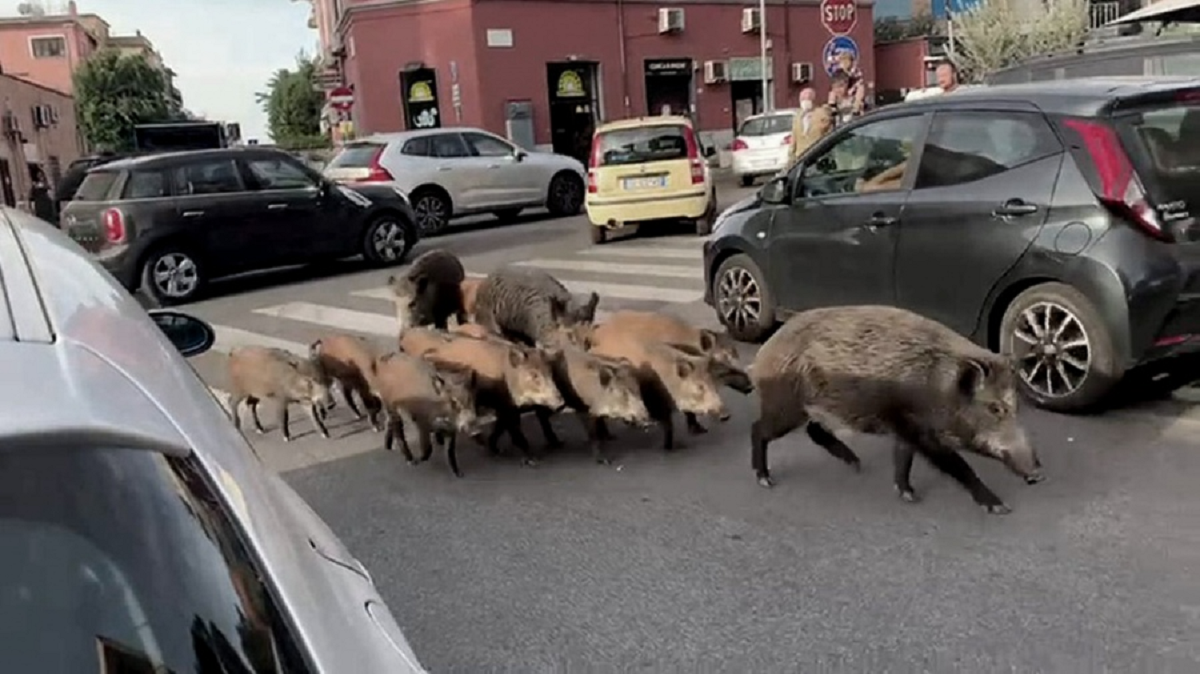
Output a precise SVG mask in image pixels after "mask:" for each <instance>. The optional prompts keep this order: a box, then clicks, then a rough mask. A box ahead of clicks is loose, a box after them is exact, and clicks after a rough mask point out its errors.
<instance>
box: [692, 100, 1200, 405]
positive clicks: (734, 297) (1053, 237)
mask: <svg viewBox="0 0 1200 674" xmlns="http://www.w3.org/2000/svg"><path fill="white" fill-rule="evenodd" d="M1197 195H1200V80H1197V79H1184V78H1157V79H1155V80H1150V79H1140V78H1130V79H1123V78H1122V79H1112V80H1104V79H1081V80H1073V81H1063V82H1052V83H1050V82H1048V83H1033V84H1021V85H1010V86H996V87H982V88H979V89H972V90H968V91H961V92H955V93H954V94H950V95H945V96H938V97H933V98H928V99H923V100H920V101H913V102H910V103H902V104H899V105H895V106H889V107H887V108H881V109H879V110H878V111H876V112H873V113H871V114H868V115H866V116H864V117H862V118H861V119H859V120H857V121H856V122H854V123H853V124H850V125H847V126H845V127H842V128H840V129H838V130H837V131H835V132H834V133H832V134H830V136H829V137H827V138H825V139H824V140H823V141H822V142H820V143H819V144H817V145H815V146H814V147H813V148H811V149H810V150H809V151H808V152H806V153H805V154H804V155H803V156H802V158H801V159H800V161H799V162H798V163H797V164H796V165H795V166H793V167H792V168H791V170H790V171H789V172H788V173H787V174H786V175H781V176H778V177H776V178H775V179H774V180H772V181H771V182H769V183H768V184H767V185H765V186H764V187H763V189H762V190H761V191H760V192H759V193H758V194H757V195H756V196H754V197H751V198H749V199H747V200H744V201H743V202H741V203H739V204H735V205H734V206H732V207H730V208H729V209H727V210H726V211H725V212H724V213H722V214H721V215H720V216H719V218H718V219H717V224H716V230H715V231H714V233H713V235H712V237H711V238H710V240H709V241H708V242H707V243H706V244H705V247H704V264H705V275H706V280H707V288H708V290H707V293H706V301H707V302H708V303H709V304H710V305H712V306H714V307H715V308H716V310H717V313H718V315H719V317H720V320H721V321H722V322H723V323H724V324H725V325H726V326H727V327H728V329H729V331H730V332H731V333H732V334H733V335H734V336H736V337H739V338H741V339H746V340H755V339H759V338H761V337H763V336H765V335H766V334H767V333H768V332H769V331H770V330H771V329H772V328H773V327H774V325H775V324H776V322H777V321H779V320H782V319H784V318H786V317H787V316H788V315H790V314H792V313H794V312H797V311H802V310H805V309H810V308H815V307H821V306H830V305H850V304H889V305H895V306H900V307H905V308H908V309H911V310H914V311H916V312H918V313H921V314H924V315H926V316H928V317H930V318H933V319H936V320H938V321H941V322H942V323H944V324H946V325H948V326H950V327H951V328H953V329H955V330H957V331H958V332H960V333H962V334H963V335H966V336H968V337H970V338H971V339H973V340H975V341H976V342H977V343H979V344H981V345H985V346H987V347H989V348H991V349H992V350H994V351H998V352H1001V353H1005V354H1010V355H1011V356H1012V357H1013V358H1014V360H1015V362H1016V363H1017V364H1018V368H1019V371H1020V374H1021V380H1022V382H1023V387H1024V391H1025V393H1026V394H1028V396H1029V397H1031V398H1032V399H1033V400H1034V401H1035V402H1036V403H1037V404H1039V405H1040V406H1043V407H1046V408H1049V409H1056V410H1062V411H1073V410H1082V409H1085V408H1090V407H1093V406H1094V405H1096V404H1097V403H1100V402H1101V401H1102V400H1103V399H1105V398H1107V395H1108V394H1109V393H1110V392H1111V391H1112V390H1113V386H1114V384H1115V383H1116V382H1117V381H1118V380H1121V379H1122V378H1123V377H1125V376H1126V375H1127V374H1128V375H1130V376H1135V377H1136V378H1140V377H1141V376H1143V375H1144V376H1145V378H1144V379H1141V381H1143V382H1147V381H1150V380H1154V386H1155V387H1157V388H1158V389H1159V390H1160V391H1162V390H1166V389H1169V388H1173V387H1177V386H1179V385H1182V384H1184V383H1187V382H1188V381H1190V380H1193V379H1195V378H1196V376H1197V374H1198V373H1200V370H1198V369H1197V357H1196V356H1195V355H1193V354H1196V353H1198V352H1200V224H1198V222H1197V219H1196V217H1195V215H1196V214H1193V213H1192V212H1191V209H1192V206H1193V204H1192V200H1193V199H1197ZM1196 206H1197V207H1198V208H1200V203H1197V204H1196Z"/></svg>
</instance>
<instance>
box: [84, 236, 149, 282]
mask: <svg viewBox="0 0 1200 674" xmlns="http://www.w3.org/2000/svg"><path fill="white" fill-rule="evenodd" d="M91 255H92V259H93V260H95V261H96V263H97V264H99V265H100V266H101V267H104V270H105V271H107V272H108V273H110V274H112V275H113V278H115V279H117V282H118V283H120V284H121V286H122V287H124V288H125V289H126V290H128V291H129V292H131V293H132V292H135V291H137V289H138V286H139V285H141V279H139V278H138V268H137V255H136V254H135V251H133V250H131V249H130V248H129V247H128V246H121V247H120V248H110V249H108V250H103V251H100V252H97V253H92V254H91Z"/></svg>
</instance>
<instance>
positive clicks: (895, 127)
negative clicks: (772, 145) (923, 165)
mask: <svg viewBox="0 0 1200 674" xmlns="http://www.w3.org/2000/svg"><path fill="white" fill-rule="evenodd" d="M924 125H925V118H924V116H923V115H910V116H907V117H893V118H891V119H883V120H879V121H877V122H871V123H868V124H864V125H862V126H858V127H855V128H853V129H849V130H848V131H847V132H845V133H844V134H842V135H841V137H839V138H837V139H835V140H834V142H833V144H832V145H830V146H829V147H827V148H826V149H825V150H824V151H822V152H821V153H820V154H818V155H816V156H814V157H812V158H811V159H809V160H808V161H806V162H805V164H804V168H803V170H802V172H801V179H800V185H799V195H800V196H801V197H804V198H812V197H822V196H828V195H836V194H852V193H855V192H874V191H881V190H888V189H898V188H899V187H900V185H901V183H902V181H903V178H904V175H905V173H906V172H907V170H908V158H909V156H910V155H911V154H912V150H913V144H914V143H915V142H916V139H917V136H918V135H919V134H920V132H921V130H922V128H923V127H924Z"/></svg>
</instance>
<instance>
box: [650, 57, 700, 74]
mask: <svg viewBox="0 0 1200 674" xmlns="http://www.w3.org/2000/svg"><path fill="white" fill-rule="evenodd" d="M646 75H647V76H652V77H691V76H692V60H691V59H656V60H653V61H652V60H650V59H647V60H646Z"/></svg>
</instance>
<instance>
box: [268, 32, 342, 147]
mask: <svg viewBox="0 0 1200 674" xmlns="http://www.w3.org/2000/svg"><path fill="white" fill-rule="evenodd" d="M316 71H317V65H316V61H315V60H314V59H312V58H310V57H309V56H308V55H306V54H304V53H303V52H301V53H300V55H299V56H298V57H297V58H296V68H295V69H294V70H289V69H287V68H281V69H279V70H277V71H276V72H275V74H274V75H272V76H271V79H270V80H269V81H268V82H267V91H266V92H264V93H260V94H258V102H259V103H261V104H262V106H263V110H264V111H265V112H266V113H267V128H268V130H269V131H270V132H271V138H273V139H274V141H275V144H276V145H279V146H280V147H284V148H287V149H304V148H315V147H325V146H327V145H328V144H329V139H328V138H327V137H325V136H324V135H322V133H321V109H322V108H323V107H324V105H325V97H324V96H323V95H322V94H321V92H320V91H318V90H317V88H316V86H315V85H316Z"/></svg>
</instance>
